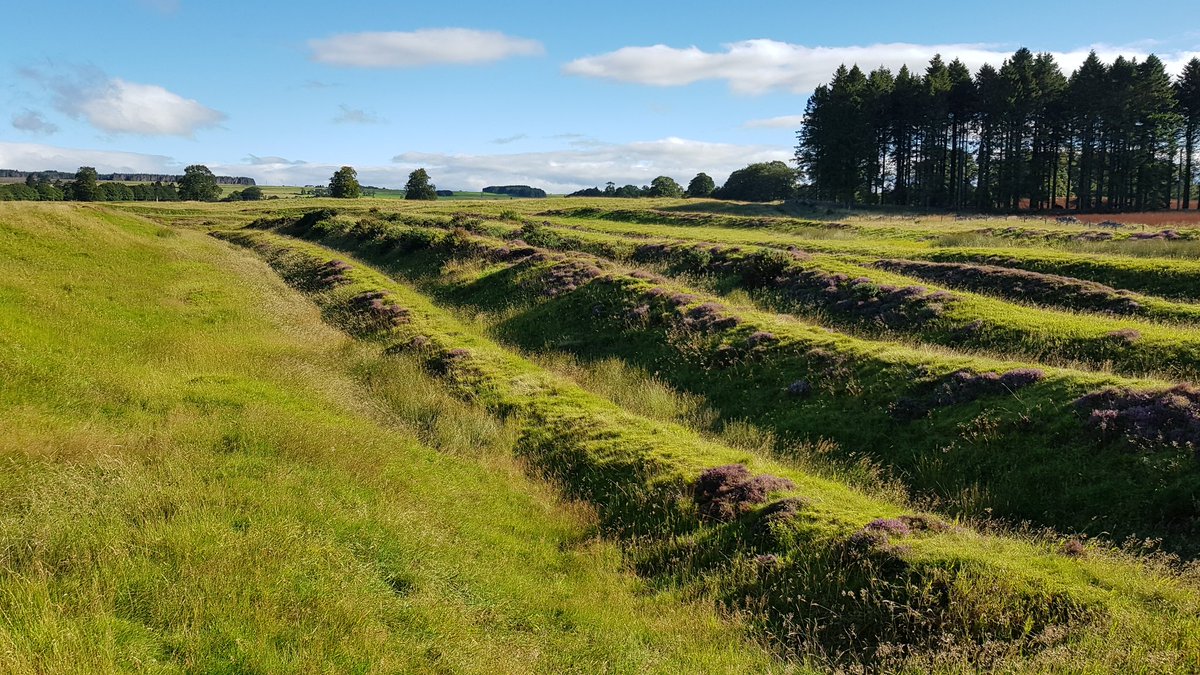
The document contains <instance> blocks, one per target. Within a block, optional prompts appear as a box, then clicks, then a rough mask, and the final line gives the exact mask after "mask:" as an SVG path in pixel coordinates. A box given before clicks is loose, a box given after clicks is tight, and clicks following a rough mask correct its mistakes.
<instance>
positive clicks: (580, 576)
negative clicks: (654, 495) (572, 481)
mask: <svg viewBox="0 0 1200 675" xmlns="http://www.w3.org/2000/svg"><path fill="white" fill-rule="evenodd" d="M0 372H3V373H4V376H3V377H2V378H0V429H3V434H0V464H2V465H3V467H4V470H3V471H0V671H2V672H5V673H45V672H54V673H69V672H80V673H95V672H133V671H137V672H142V671H146V672H264V673H273V672H313V673H316V672H413V671H416V672H464V673H494V672H497V671H499V672H554V673H558V672H597V671H601V670H610V671H616V672H664V673H674V672H748V671H767V672H770V671H779V672H786V671H794V670H798V669H802V667H801V666H797V665H792V666H787V665H784V664H781V663H779V661H778V660H777V659H776V658H775V657H774V656H772V655H771V654H770V653H769V652H768V651H766V650H764V649H762V648H759V647H758V646H756V645H755V644H754V643H753V642H750V641H746V640H744V639H743V637H744V628H743V627H741V626H739V625H738V624H737V623H736V622H734V621H729V620H719V619H718V618H717V616H716V614H715V612H714V611H713V610H712V608H711V606H709V605H706V604H694V603H688V602H681V599H680V597H679V595H678V594H677V593H672V592H670V591H656V590H655V589H651V588H647V586H646V585H645V584H644V583H642V582H640V581H639V580H638V579H637V578H636V577H635V576H634V575H632V574H630V573H629V572H627V571H625V570H624V569H623V568H622V558H621V551H620V549H619V548H618V547H617V546H615V545H612V544H609V543H605V542H603V541H601V540H598V539H597V538H596V537H595V530H596V527H597V523H596V519H595V517H594V515H592V514H591V513H590V511H589V510H588V509H587V508H582V507H580V506H579V505H577V504H573V503H569V502H566V503H564V502H563V501H562V499H561V496H560V494H559V493H557V492H556V491H553V490H550V489H547V487H546V486H545V485H544V484H543V483H541V482H540V481H536V480H530V479H529V478H527V477H526V475H525V471H524V467H523V466H522V465H520V464H519V463H517V462H514V461H513V460H512V459H511V455H512V445H513V443H514V440H515V438H516V430H515V429H514V428H513V427H512V426H511V425H510V424H508V423H506V422H504V421H503V420H500V419H498V418H496V417H494V416H492V415H489V414H487V413H486V412H485V411H483V410H482V409H480V408H479V407H476V406H470V405H467V404H464V403H461V402H459V401H458V400H457V399H456V398H454V397H452V396H450V395H449V394H448V393H447V392H446V390H445V388H444V386H442V384H440V383H439V382H438V381H436V380H434V379H432V378H431V377H429V376H428V375H427V374H426V373H425V371H424V369H423V368H422V367H421V366H420V364H419V362H418V360H416V359H413V358H404V357H382V356H380V355H379V354H378V350H377V349H374V348H372V347H370V346H366V345H362V344H360V343H357V342H355V341H353V340H349V339H347V338H346V337H345V336H344V335H343V334H341V333H339V332H337V331H334V330H332V329H330V328H329V327H327V326H326V325H325V324H323V323H322V321H321V317H320V314H319V313H318V311H317V310H316V309H315V308H314V307H313V306H312V305H311V304H309V303H308V302H306V301H304V300H303V298H301V297H300V296H299V295H298V294H296V293H295V292H294V291H292V290H291V289H289V288H287V287H286V286H285V285H284V284H282V283H281V282H279V281H278V280H277V278H276V277H275V275H274V274H273V273H272V272H271V271H270V269H269V268H267V267H266V266H265V265H262V264H261V263H260V262H258V261H257V260H255V259H254V258H253V257H252V256H250V255H247V254H246V253H245V252H242V251H240V250H238V249H234V248H231V247H228V246H226V245H224V244H221V243H220V242H216V241H214V240H212V239H211V238H209V237H206V236H203V235H202V234H200V233H198V232H192V231H187V230H180V229H170V228H165V227H162V226H160V225H157V224H154V223H151V222H149V221H146V220H143V219H140V218H130V217H128V216H123V215H118V214H116V213H115V212H111V211H108V210H105V209H99V208H95V207H91V206H79V205H62V204H60V205H8V204H0Z"/></svg>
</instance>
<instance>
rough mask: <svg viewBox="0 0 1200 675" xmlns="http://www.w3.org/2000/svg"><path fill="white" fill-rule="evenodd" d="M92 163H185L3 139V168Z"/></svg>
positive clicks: (133, 169) (172, 166)
mask: <svg viewBox="0 0 1200 675" xmlns="http://www.w3.org/2000/svg"><path fill="white" fill-rule="evenodd" d="M81 166H93V167H96V170H97V171H98V172H100V173H114V172H116V173H172V174H174V173H181V171H182V166H181V165H180V164H179V163H178V162H176V161H175V160H173V159H171V158H170V157H165V156H163V155H144V154H140V153H136V152H117V151H112V150H85V149H77V148H59V147H55V146H52V145H42V144H39V143H4V142H0V167H3V168H5V169H18V170H22V171H44V170H53V171H74V170H76V169H78V168H79V167H81Z"/></svg>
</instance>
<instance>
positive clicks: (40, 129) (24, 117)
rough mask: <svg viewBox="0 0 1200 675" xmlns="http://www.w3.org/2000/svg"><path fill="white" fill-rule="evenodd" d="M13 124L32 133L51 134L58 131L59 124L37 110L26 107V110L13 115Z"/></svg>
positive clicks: (18, 128)
mask: <svg viewBox="0 0 1200 675" xmlns="http://www.w3.org/2000/svg"><path fill="white" fill-rule="evenodd" d="M12 125H13V128H14V129H17V130H19V131H25V132H28V133H31V134H47V135H49V134H52V133H54V132H56V131H58V125H57V124H54V123H53V122H50V121H49V120H47V119H46V118H45V117H44V116H43V115H42V113H40V112H38V111H36V110H28V109H26V110H25V112H22V113H18V114H16V115H13V118H12Z"/></svg>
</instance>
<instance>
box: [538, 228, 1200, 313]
mask: <svg viewBox="0 0 1200 675" xmlns="http://www.w3.org/2000/svg"><path fill="white" fill-rule="evenodd" d="M551 222H552V223H553V224H555V225H563V226H566V227H571V228H578V229H582V230H588V231H595V232H605V233H609V234H618V235H622V236H629V237H635V238H653V237H665V238H677V239H688V240H694V241H707V242H717V243H722V244H734V245H738V244H748V245H760V246H772V247H777V248H787V247H789V246H791V247H799V248H802V249H804V250H805V251H811V252H817V253H831V254H838V255H851V256H865V257H869V258H900V259H906V258H908V259H917V260H935V261H940V262H974V263H982V264H989V265H999V266H1002V267H1013V268H1016V269H1025V270H1029V271H1032V272H1040V273H1043V274H1057V275H1060V276H1068V277H1075V278H1078V279H1086V280H1088V281H1094V282H1097V283H1101V284H1105V285H1108V286H1112V287H1114V288H1117V289H1124V290H1130V291H1136V292H1139V293H1146V294H1149V295H1158V296H1162V297H1164V298H1171V299H1180V300H1193V301H1194V300H1200V262H1196V261H1195V260H1189V259H1179V258H1165V257H1137V256H1131V255H1119V254H1102V253H1076V252H1070V251H1063V250H1052V249H1045V248H1033V247H1028V248H1025V247H1009V248H999V247H996V246H992V247H980V246H975V245H973V244H976V243H978V242H976V241H975V240H974V239H971V238H967V239H961V238H954V237H951V238H947V239H944V240H939V241H932V242H930V241H916V240H906V239H886V240H885V239H879V240H872V239H858V238H855V237H854V235H853V234H846V233H844V232H843V231H841V230H830V231H828V233H827V234H825V235H824V236H822V237H819V238H818V237H814V236H812V235H811V234H808V235H806V236H797V235H795V234H789V233H786V232H773V231H770V230H760V229H741V230H739V229H730V228H720V227H702V226H672V225H661V224H632V223H624V222H619V221H606V220H589V219H583V218H574V219H572V218H563V219H556V220H554V221H551ZM1136 243H1137V242H1129V243H1128V244H1126V245H1125V246H1127V247H1132V246H1134V245H1135V244H1136ZM1122 250H1123V249H1122Z"/></svg>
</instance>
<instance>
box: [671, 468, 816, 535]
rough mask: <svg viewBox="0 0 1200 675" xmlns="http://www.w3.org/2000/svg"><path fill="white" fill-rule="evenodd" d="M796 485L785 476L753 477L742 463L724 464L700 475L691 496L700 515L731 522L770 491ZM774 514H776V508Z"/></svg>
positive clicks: (763, 498)
mask: <svg viewBox="0 0 1200 675" xmlns="http://www.w3.org/2000/svg"><path fill="white" fill-rule="evenodd" d="M795 488H796V484H795V483H793V482H792V481H790V480H788V479H786V478H780V477H779V476H769V475H765V474H763V475H758V476H755V475H753V474H751V473H750V470H749V469H747V468H746V466H745V465H743V464H727V465H725V466H716V467H713V468H711V469H707V470H705V471H704V472H703V473H701V474H700V477H699V478H697V479H696V483H695V486H694V487H693V499H694V500H695V502H696V506H697V508H699V510H700V514H701V515H702V516H703V517H705V518H707V519H709V520H716V521H730V520H734V519H736V518H738V517H739V516H742V515H744V514H746V513H748V512H749V511H750V510H751V509H752V508H753V507H755V506H757V505H759V504H762V503H763V502H766V501H767V497H768V496H770V494H771V493H772V492H780V491H783V490H794V489H795ZM773 513H779V510H778V509H776V510H775V511H774V512H773Z"/></svg>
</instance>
